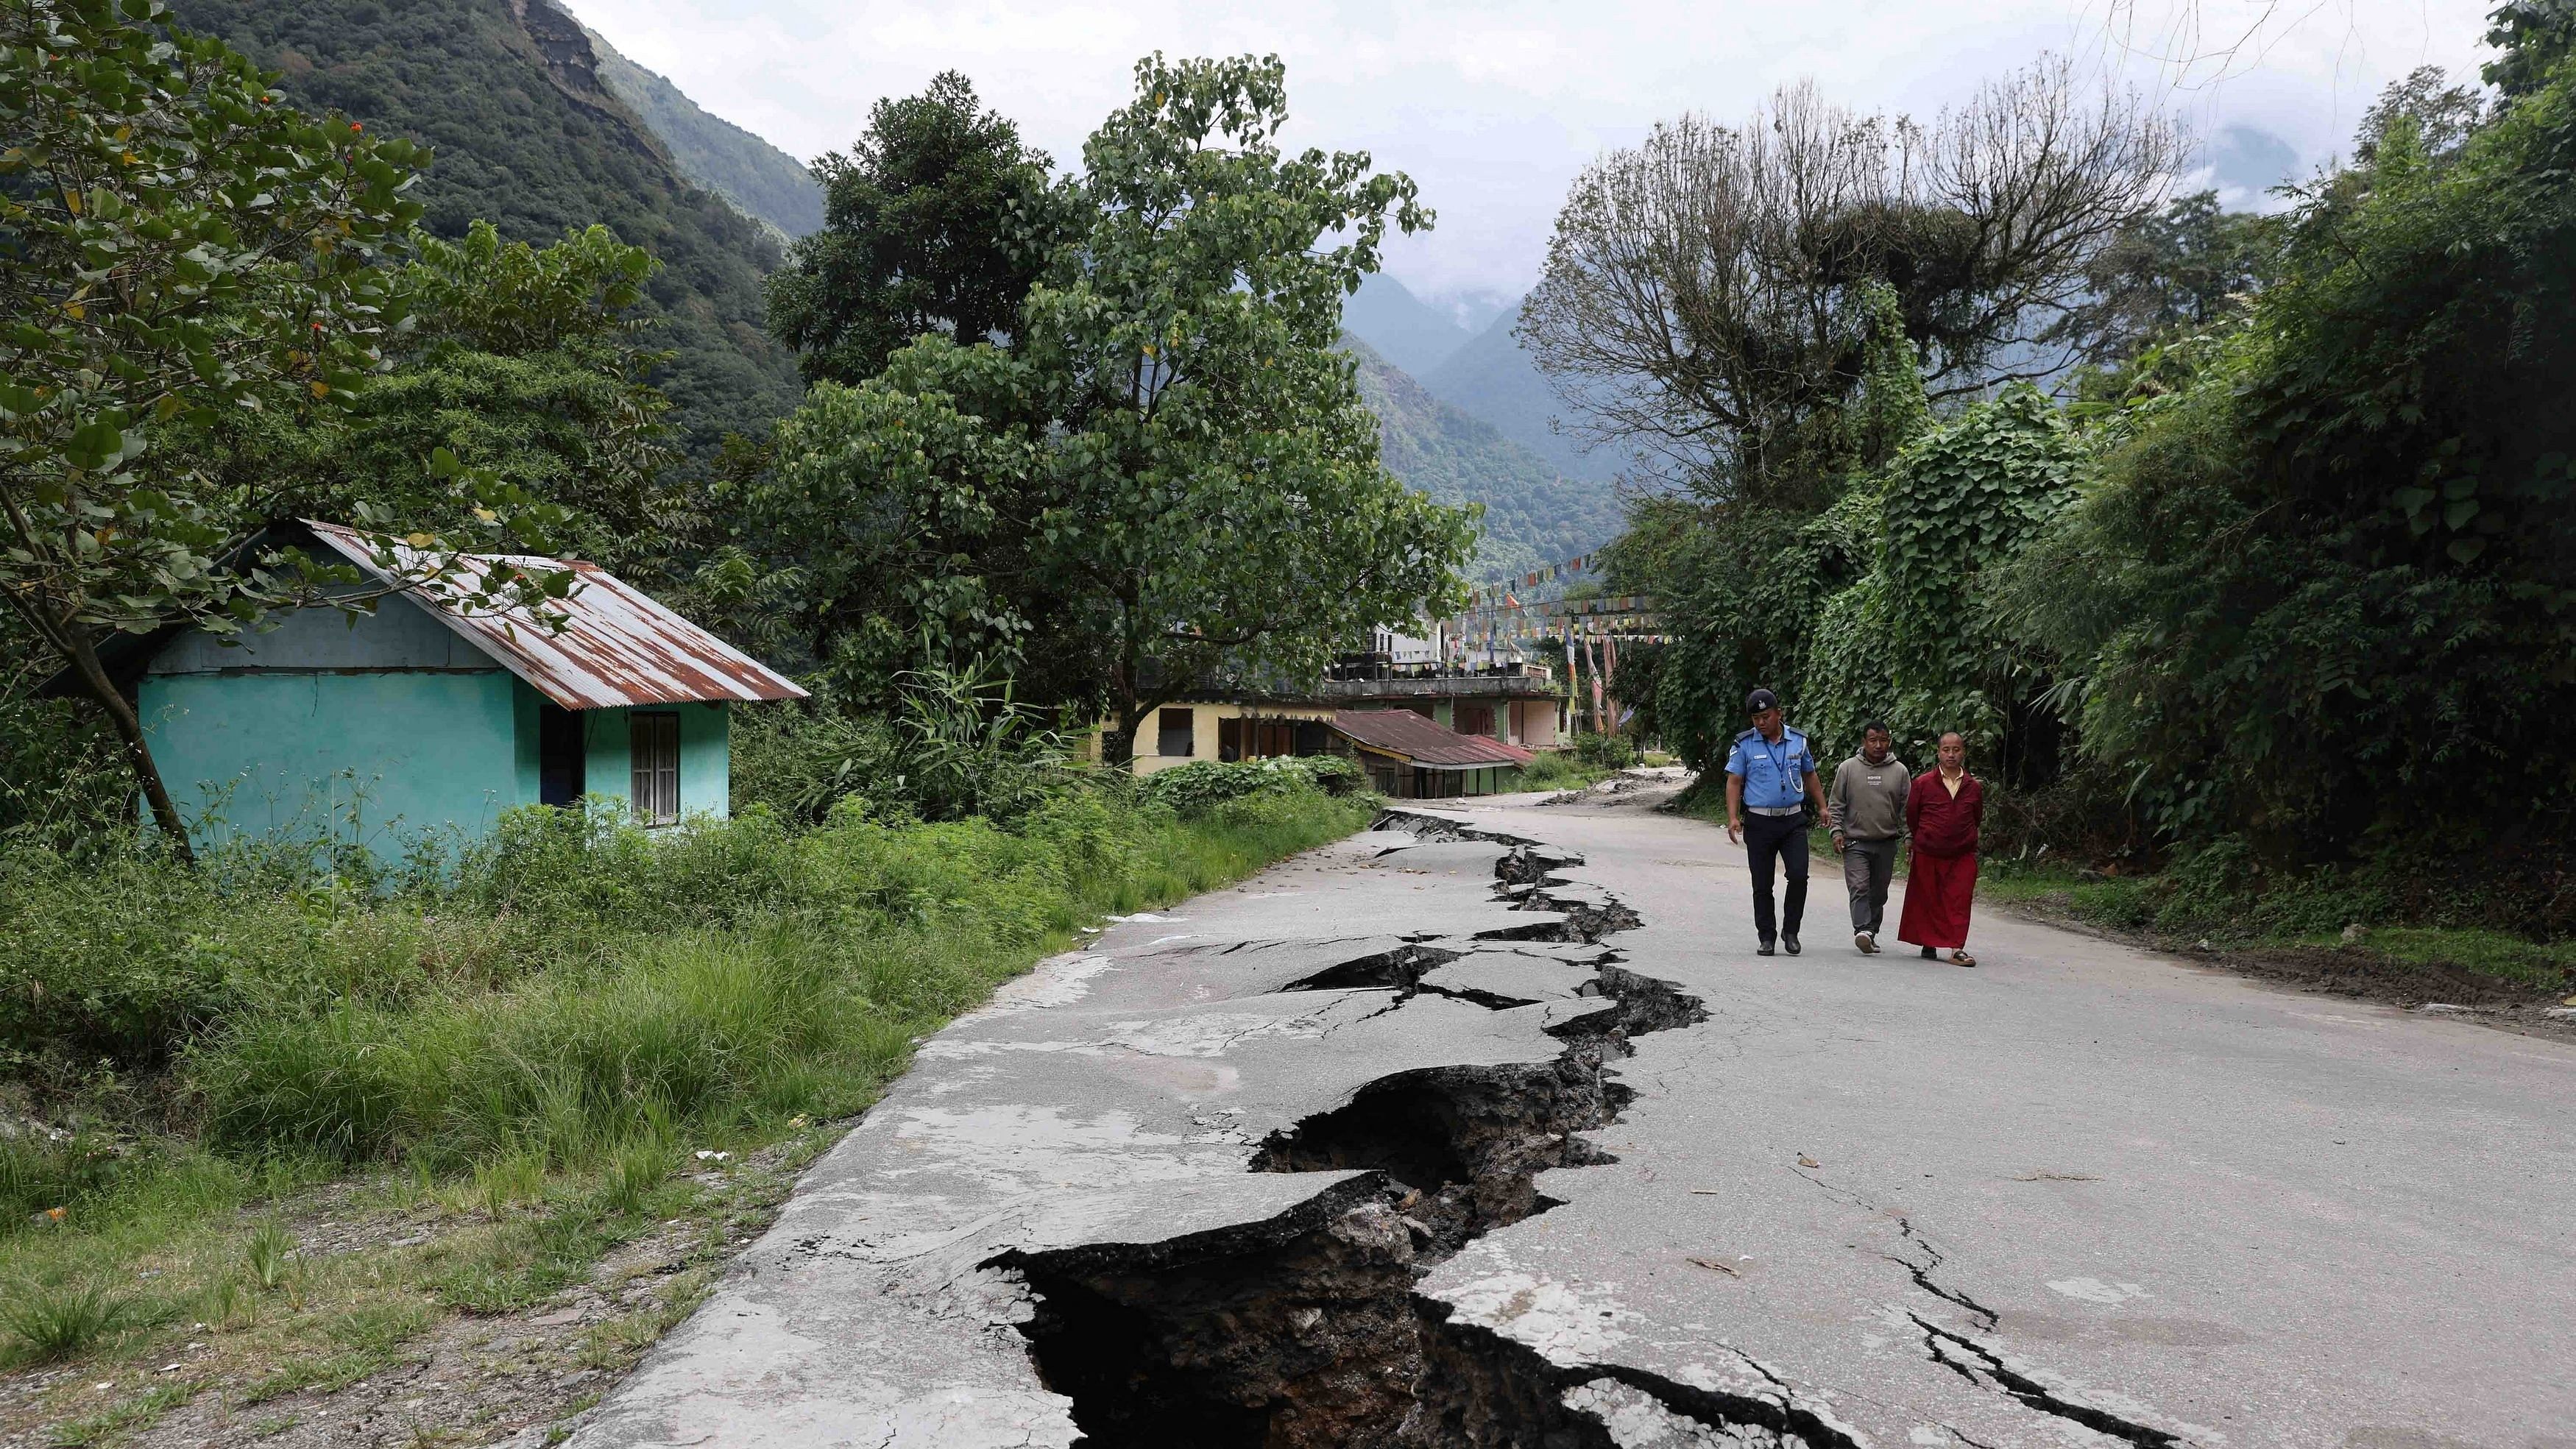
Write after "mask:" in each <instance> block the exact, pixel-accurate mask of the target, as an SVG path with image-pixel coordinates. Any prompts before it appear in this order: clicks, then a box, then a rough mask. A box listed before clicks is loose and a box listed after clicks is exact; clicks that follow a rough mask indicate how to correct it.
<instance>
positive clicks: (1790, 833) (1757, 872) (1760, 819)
mask: <svg viewBox="0 0 2576 1449" xmlns="http://www.w3.org/2000/svg"><path fill="white" fill-rule="evenodd" d="M1744 857H1745V864H1746V865H1748V866H1751V867H1752V869H1753V931H1754V934H1755V935H1757V936H1760V937H1761V938H1762V944H1764V945H1766V946H1768V945H1770V944H1771V943H1772V942H1773V941H1774V940H1776V939H1777V938H1778V937H1779V934H1780V931H1781V930H1783V929H1785V930H1786V931H1787V932H1788V934H1790V935H1792V936H1794V935H1796V934H1798V922H1799V921H1800V920H1801V919H1803V918H1804V917H1805V916H1806V914H1807V818H1806V815H1805V813H1804V812H1801V813H1799V814H1796V815H1753V814H1747V815H1746V816H1745V817H1744ZM1774 861H1777V862H1779V863H1780V864H1781V865H1782V866H1783V867H1785V868H1786V869H1787V871H1788V875H1789V890H1788V899H1787V900H1785V901H1783V902H1782V903H1781V909H1780V919H1779V920H1778V921H1777V922H1776V923H1775V922H1774V920H1773V918H1772V910H1771V867H1772V862H1774Z"/></svg>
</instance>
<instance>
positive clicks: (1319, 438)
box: [763, 56, 1473, 761]
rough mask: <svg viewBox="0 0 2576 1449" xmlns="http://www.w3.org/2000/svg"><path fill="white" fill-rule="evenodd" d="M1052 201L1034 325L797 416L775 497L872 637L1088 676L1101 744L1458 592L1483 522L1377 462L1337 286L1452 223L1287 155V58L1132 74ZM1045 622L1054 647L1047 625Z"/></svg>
mask: <svg viewBox="0 0 2576 1449" xmlns="http://www.w3.org/2000/svg"><path fill="white" fill-rule="evenodd" d="M1136 82H1137V99H1136V100H1135V101H1134V102H1133V103H1132V104H1130V105H1129V106H1127V107H1126V108H1125V109H1123V110H1121V111H1119V112H1118V113H1116V114H1115V115H1113V116H1111V117H1110V118H1109V120H1108V122H1107V123H1106V124H1105V125H1103V126H1102V127H1101V129H1100V130H1099V131H1098V132H1097V133H1096V134H1094V135H1093V137H1092V138H1091V140H1090V142H1089V143H1088V144H1087V145H1086V146H1085V148H1084V153H1083V158H1084V167H1085V169H1084V174H1083V175H1082V176H1081V177H1080V178H1079V179H1075V180H1069V181H1066V182H1064V183H1062V184H1060V185H1059V186H1058V187H1057V188H1056V189H1055V191H1054V193H1053V194H1052V197H1051V199H1050V204H1051V205H1052V206H1054V207H1056V208H1058V209H1059V214H1061V215H1063V216H1066V217H1071V218H1075V219H1078V220H1079V221H1080V225H1079V226H1076V227H1074V228H1072V229H1071V231H1070V234H1069V236H1068V238H1067V240H1066V241H1065V242H1064V243H1063V244H1062V245H1061V246H1059V247H1058V248H1057V249H1056V251H1055V253H1054V255H1053V257H1052V259H1051V261H1050V264H1049V267H1048V270H1047V272H1046V275H1045V277H1044V279H1043V280H1042V281H1041V282H1039V283H1038V284H1037V285H1036V286H1035V287H1034V288H1033V289H1032V290H1031V291H1030V293H1029V295H1028V297H1027V299H1026V300H1025V302H1024V303H1023V304H1022V306H1021V308H1020V311H1019V314H1018V318H1017V321H1016V323H1015V330H1014V335H1013V339H1012V345H1011V346H1010V347H1008V348H1003V347H999V346H996V345H994V344H993V343H991V342H989V341H972V342H971V343H970V342H969V341H967V340H965V339H957V340H952V339H949V338H945V337H933V338H926V339H924V340H922V341H920V342H918V343H915V344H914V345H913V346H911V347H910V348H907V349H905V350H904V351H902V352H899V353H897V354H896V355H895V356H894V358H893V359H892V360H891V361H890V362H889V364H888V366H887V367H886V368H885V370H884V371H883V373H881V374H880V375H879V376H877V377H875V378H873V379H871V380H869V381H868V382H867V383H865V384H864V385H862V386H860V387H858V388H855V389H847V390H843V389H837V388H834V387H831V386H828V385H827V386H822V387H818V388H817V389H816V392H815V396H814V398H813V399H812V400H811V401H810V402H809V403H808V405H807V407H806V408H805V409H804V410H802V411H801V412H800V413H799V414H798V415H797V417H795V418H794V419H791V420H790V422H789V423H788V424H787V426H786V428H785V429H784V430H783V431H782V448H781V454H780V457H781V461H780V466H779V468H778V469H777V472H776V475H775V477H776V482H775V484H774V485H773V486H772V491H771V492H770V493H769V495H768V501H767V502H766V504H765V505H763V506H764V508H765V510H766V512H768V513H769V514H771V515H773V516H776V517H778V518H780V519H782V520H786V519H789V518H795V517H801V519H802V520H803V521H804V523H805V525H806V527H805V531H804V535H803V539H804V542H803V546H802V548H801V550H800V551H799V552H798V553H797V554H796V555H795V556H794V558H793V560H792V561H793V562H794V564H795V566H796V567H797V568H798V569H799V570H800V571H801V572H802V573H803V574H804V575H805V576H806V577H807V578H809V579H810V580H813V581H814V582H815V583H816V584H818V585H827V586H825V587H820V588H818V590H817V593H818V595H819V598H820V603H818V606H817V607H818V608H820V609H825V610H829V609H833V608H838V607H844V605H843V604H841V603H836V602H835V601H836V600H841V601H846V603H847V606H849V607H851V608H852V611H853V617H852V618H851V620H850V621H849V622H848V623H847V624H845V626H844V630H843V633H844V636H845V637H846V634H847V632H848V630H849V629H852V628H858V629H873V630H875V631H876V632H877V633H878V634H879V635H881V636H883V637H885V638H887V639H889V640H891V639H894V638H898V637H901V636H903V635H905V634H908V633H912V632H914V631H918V632H919V634H921V635H922V636H924V637H925V638H926V639H927V641H928V642H929V644H930V645H931V648H932V650H933V651H934V652H943V653H947V654H950V655H951V656H955V655H958V654H972V653H977V652H991V651H1003V652H1009V653H1012V654H1015V655H1016V656H1017V657H1020V658H1024V659H1035V660H1038V661H1040V662H1041V663H1042V664H1045V665H1049V666H1052V667H1056V668H1059V669H1062V668H1064V667H1065V665H1066V664H1067V663H1068V662H1071V663H1073V664H1074V665H1075V666H1076V668H1077V669H1078V671H1079V672H1078V674H1077V675H1076V676H1075V677H1072V678H1069V679H1067V680H1066V681H1065V682H1064V684H1063V686H1062V687H1061V688H1060V689H1059V690H1057V691H1055V693H1054V697H1053V700H1052V701H1051V702H1059V703H1067V704H1077V703H1078V704H1084V705H1090V704H1096V703H1105V704H1106V705H1107V707H1108V709H1109V711H1110V714H1111V725H1110V731H1109V736H1110V737H1109V740H1108V741H1107V746H1108V748H1107V754H1108V756H1109V758H1111V759H1112V760H1114V761H1123V760H1124V759H1126V758H1127V757H1128V755H1129V753H1130V751H1131V749H1132V740H1133V738H1134V733H1135V730H1136V729H1137V727H1138V726H1139V725H1140V723H1141V722H1142V721H1143V720H1144V719H1145V718H1146V717H1147V716H1148V715H1149V714H1150V713H1151V712H1152V711H1153V710H1154V709H1155V708H1157V707H1158V706H1160V705H1161V704H1163V703H1164V702H1166V701H1168V700H1170V699H1171V698H1173V697H1175V696H1176V695H1178V694H1180V693H1181V692H1183V691H1185V690H1188V689H1191V688H1194V687H1201V686H1206V685H1211V684H1218V683H1239V684H1251V685H1260V684H1265V683H1277V682H1284V681H1290V680H1297V679H1302V678H1304V677H1308V676H1310V675H1311V673H1312V672H1313V671H1315V670H1316V669H1318V668H1320V666H1321V665H1322V664H1323V663H1324V662H1325V659H1326V658H1327V656H1329V654H1330V653H1331V652H1332V651H1333V650H1334V649H1335V648H1336V647H1338V646H1339V645H1340V643H1341V642H1342V641H1344V640H1347V639H1349V638H1351V637H1354V636H1355V635H1357V634H1359V633H1361V632H1363V631H1365V630H1366V629H1367V628H1369V627H1370V626H1371V625H1373V624H1378V623H1387V622H1395V621H1399V620H1404V619H1408V618H1411V617H1412V616H1413V615H1414V613H1415V612H1416V611H1417V610H1418V609H1419V608H1420V607H1422V606H1423V605H1424V604H1425V603H1427V602H1437V601H1438V600H1440V599H1441V598H1442V597H1443V596H1444V595H1445V594H1446V593H1447V592H1448V591H1449V590H1450V589H1451V588H1453V587H1454V582H1455V576H1456V569H1457V567H1458V566H1459V564H1460V563H1461V562H1463V560H1464V559H1465V558H1466V556H1467V553H1468V550H1469V549H1470V547H1471V544H1472V537H1473V525H1472V520H1471V518H1470V516H1469V515H1467V514H1466V513H1464V512H1462V511H1458V510H1451V509H1444V508H1441V507H1438V506H1436V505H1434V504H1432V503H1430V502H1429V501H1428V500H1426V499H1423V498H1422V497H1420V496H1419V495H1416V494H1414V493H1412V492H1411V491H1410V490H1408V489H1406V488H1405V487H1404V486H1403V485H1402V484H1401V483H1400V482H1398V481H1397V480H1396V479H1395V478H1394V477H1393V476H1392V475H1390V474H1389V473H1388V472H1387V471H1386V470H1385V468H1384V467H1383V466H1381V465H1380V463H1379V460H1378V456H1377V433H1376V427H1375V424H1374V422H1373V420H1372V419H1371V418H1370V416H1369V414H1368V412H1367V409H1366V408H1365V406H1364V405H1363V404H1362V402H1361V400H1360V397H1359V393H1358V388H1357V385H1356V383H1355V381H1354V378H1353V374H1352V368H1351V363H1350V361H1349V359H1348V358H1347V357H1345V356H1343V355H1342V354H1341V353H1340V352H1339V351H1338V350H1337V349H1336V347H1335V345H1334V343H1335V340H1336V338H1337V336H1338V332H1339V321H1340V304H1341V300H1342V298H1343V297H1345V296H1347V295H1348V294H1349V293H1350V292H1351V291H1353V290H1354V289H1356V288H1357V286H1358V284H1359V280H1360V278H1361V276H1362V275H1364V274H1365V273H1366V272H1368V271H1370V270H1372V269H1374V268H1375V266H1376V264H1377V258H1378V249H1379V247H1380V245H1381V244H1382V242H1383V240H1384V237H1385V234H1386V230H1387V228H1388V227H1389V226H1390V225H1394V226H1398V227H1402V228H1404V229H1407V230H1410V229H1413V228H1416V227H1420V226H1423V225H1426V224H1427V223H1428V221H1429V219H1430V218H1429V214H1428V213H1427V212H1425V211H1424V210H1423V209H1422V208H1421V207H1420V205H1419V204H1418V202H1416V200H1415V198H1414V189H1413V186H1412V183H1411V182H1410V181H1408V180H1406V179H1405V178H1404V177H1402V176H1400V175H1377V174H1373V173H1372V172H1371V169H1370V165H1369V160H1368V158H1367V157H1366V156H1364V155H1353V154H1347V153H1337V154H1327V153H1324V152H1321V151H1307V152H1304V153H1301V154H1297V155H1288V154H1284V153H1283V152H1282V151H1281V150H1280V149H1279V147H1278V145H1277V143H1276V140H1275V137H1276V134H1277V131H1278V129H1279V126H1280V125H1281V123H1282V122H1283V121H1284V120H1285V119H1286V115H1287V95H1286V85H1285V73H1284V68H1283V67H1282V66H1281V65H1280V63H1279V62H1278V61H1277V60H1276V59H1275V58H1274V59H1269V60H1251V59H1235V60H1224V61H1204V60H1194V61H1183V62H1178V63H1167V62H1165V61H1164V60H1163V59H1162V58H1161V57H1160V56H1156V57H1152V58H1149V59H1148V60H1146V61H1143V62H1141V63H1140V64H1139V65H1138V67H1137V74H1136ZM1038 639H1045V640H1048V641H1050V642H1048V643H1047V644H1046V645H1045V646H1044V647H1039V646H1038V645H1037V644H1036V643H1034V642H1033V641H1035V640H1038Z"/></svg>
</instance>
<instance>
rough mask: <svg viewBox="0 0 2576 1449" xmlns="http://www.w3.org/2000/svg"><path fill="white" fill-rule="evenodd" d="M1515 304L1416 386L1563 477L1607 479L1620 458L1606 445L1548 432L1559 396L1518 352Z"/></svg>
mask: <svg viewBox="0 0 2576 1449" xmlns="http://www.w3.org/2000/svg"><path fill="white" fill-rule="evenodd" d="M1520 317H1521V309H1520V304H1519V303H1517V302H1515V303H1513V304H1512V305H1511V306H1509V307H1506V308H1504V309H1503V312H1502V315H1501V316H1498V317H1496V318H1495V319H1494V320H1493V322H1492V324H1491V325H1489V326H1488V327H1486V328H1485V330H1484V331H1482V332H1480V333H1477V334H1476V336H1475V337H1474V338H1472V339H1470V340H1469V341H1468V342H1467V343H1466V344H1465V345H1464V346H1461V347H1459V348H1458V349H1457V350H1456V351H1454V352H1451V353H1450V354H1449V355H1448V357H1447V358H1446V359H1445V360H1444V361H1442V362H1441V364H1440V365H1439V366H1438V367H1435V368H1433V369H1431V370H1430V371H1428V372H1426V373H1424V374H1422V386H1423V388H1424V389H1425V390H1426V391H1428V392H1429V393H1430V394H1431V395H1432V396H1433V397H1436V398H1438V399H1440V400H1441V401H1442V402H1445V403H1448V404H1449V405H1450V406H1452V407H1455V408H1457V409H1458V410H1459V411H1461V412H1464V413H1466V414H1467V415H1468V416H1470V417H1473V418H1476V419H1479V420H1481V421H1483V422H1486V423H1489V424H1491V425H1492V426H1493V428H1494V430H1495V431H1496V432H1499V433H1501V434H1502V435H1503V436H1504V437H1506V438H1509V439H1511V440H1512V441H1513V442H1515V443H1518V444H1520V445H1521V446H1522V447H1524V448H1527V449H1529V450H1530V451H1531V452H1533V453H1536V454H1538V455H1539V456H1540V457H1542V458H1545V459H1546V460H1547V461H1548V465H1549V466H1550V467H1553V468H1555V469H1556V470H1557V471H1558V472H1560V473H1563V474H1564V475H1565V476H1566V477H1568V478H1589V479H1594V480H1597V481H1600V482H1604V483H1606V482H1608V481H1609V480H1610V479H1611V478H1613V477H1616V476H1617V475H1618V472H1619V467H1620V459H1619V457H1618V455H1617V454H1616V453H1615V452H1614V451H1612V450H1610V449H1606V448H1603V449H1594V450H1593V451H1591V452H1588V453H1587V452H1585V451H1584V450H1583V447H1582V444H1581V443H1580V442H1578V441H1577V440H1576V439H1573V438H1570V437H1567V436H1565V435H1564V434H1562V433H1558V432H1555V431H1553V430H1551V429H1550V428H1549V426H1548V420H1549V419H1550V418H1556V417H1562V416H1564V414H1565V412H1566V406H1565V403H1564V400H1563V399H1561V398H1559V397H1558V396H1557V395H1556V393H1555V391H1554V390H1553V389H1551V388H1550V387H1549V386H1548V385H1547V379H1546V378H1545V377H1544V376H1542V375H1540V373H1539V370H1538V366H1537V364H1535V363H1533V362H1531V361H1530V357H1529V354H1528V353H1526V352H1523V351H1522V350H1521V344H1520V340H1519V339H1518V338H1516V337H1514V336H1512V328H1513V326H1514V325H1515V324H1517V323H1518V322H1519V321H1520Z"/></svg>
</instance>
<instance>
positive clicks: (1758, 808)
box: [1744, 805, 1807, 815]
mask: <svg viewBox="0 0 2576 1449" xmlns="http://www.w3.org/2000/svg"><path fill="white" fill-rule="evenodd" d="M1744 813H1746V814H1747V815H1804V814H1806V813H1807V807H1806V806H1804V805H1747V806H1745V807H1744Z"/></svg>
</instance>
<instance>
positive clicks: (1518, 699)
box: [1318, 653, 1566, 750]
mask: <svg viewBox="0 0 2576 1449" xmlns="http://www.w3.org/2000/svg"><path fill="white" fill-rule="evenodd" d="M1318 692H1319V693H1320V694H1321V695H1322V696H1323V698H1324V699H1325V700H1327V701H1329V702H1331V703H1333V704H1335V705H1340V706H1345V707H1356V708H1361V709H1406V710H1411V711H1413V712H1414V713H1416V714H1418V715H1421V716H1422V717H1424V718H1425V719H1429V720H1432V721H1435V722H1436V723H1439V724H1441V725H1444V726H1446V727H1448V728H1450V729H1453V730H1456V731H1457V732H1458V733H1460V734H1462V735H1480V736H1482V737H1484V738H1486V739H1489V740H1493V741H1496V742H1498V743H1501V744H1506V745H1516V746H1518V747H1520V748H1522V749H1527V750H1547V749H1554V748H1555V747H1556V743H1557V740H1558V739H1559V738H1560V737H1561V736H1562V734H1563V733H1564V730H1565V704H1566V700H1565V691H1564V689H1563V688H1562V687H1561V686H1559V685H1558V684H1557V682H1556V678H1555V675H1554V674H1553V673H1552V672H1551V671H1550V670H1549V669H1548V667H1547V666H1546V665H1544V664H1536V663H1522V662H1517V661H1506V662H1503V663H1498V664H1486V665H1460V664H1441V663H1439V662H1437V661H1436V660H1435V661H1427V662H1407V661H1405V660H1403V659H1401V658H1397V657H1390V656H1389V655H1386V654H1383V653H1380V654H1364V655H1355V656H1351V657H1348V658H1345V659H1343V660H1341V661H1339V662H1338V663H1336V664H1335V665H1334V666H1333V668H1332V670H1331V671H1330V672H1329V673H1327V674H1326V676H1325V678H1324V681H1323V683H1322V684H1321V685H1320V686H1319V689H1318Z"/></svg>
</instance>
